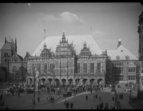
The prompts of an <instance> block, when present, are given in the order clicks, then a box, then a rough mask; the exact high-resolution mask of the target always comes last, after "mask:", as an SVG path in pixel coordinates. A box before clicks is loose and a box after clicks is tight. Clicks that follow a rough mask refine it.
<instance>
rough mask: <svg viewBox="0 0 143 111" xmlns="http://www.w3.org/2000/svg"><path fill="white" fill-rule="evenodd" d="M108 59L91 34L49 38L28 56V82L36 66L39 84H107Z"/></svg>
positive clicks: (30, 81)
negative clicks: (33, 67)
mask: <svg viewBox="0 0 143 111" xmlns="http://www.w3.org/2000/svg"><path fill="white" fill-rule="evenodd" d="M106 59H107V53H106V51H104V52H102V51H101V50H100V48H99V47H98V45H97V44H96V42H95V41H94V39H93V37H92V36H91V35H82V36H81V35H78V36H65V34H64V32H63V35H62V37H61V36H53V37H46V38H45V39H44V40H43V41H42V42H41V43H40V45H39V46H38V47H37V49H36V50H35V51H34V53H33V54H32V56H31V58H29V61H28V64H27V67H28V76H27V83H28V84H30V83H33V73H32V72H33V70H32V65H33V66H35V67H36V71H35V73H36V77H38V79H39V82H40V84H55V85H58V84H61V85H68V84H69V85H71V84H80V85H86V84H97V83H101V84H104V83H105V73H106Z"/></svg>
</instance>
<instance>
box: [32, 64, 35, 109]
mask: <svg viewBox="0 0 143 111" xmlns="http://www.w3.org/2000/svg"><path fill="white" fill-rule="evenodd" d="M32 69H33V76H34V95H33V108H34V105H35V66H34V64H33V65H32Z"/></svg>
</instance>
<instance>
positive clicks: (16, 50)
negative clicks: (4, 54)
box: [15, 38, 17, 53]
mask: <svg viewBox="0 0 143 111" xmlns="http://www.w3.org/2000/svg"><path fill="white" fill-rule="evenodd" d="M15 52H16V53H17V39H16V38H15Z"/></svg>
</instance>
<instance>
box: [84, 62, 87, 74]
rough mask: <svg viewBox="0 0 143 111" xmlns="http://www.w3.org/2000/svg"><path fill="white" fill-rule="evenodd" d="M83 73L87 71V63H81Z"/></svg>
mask: <svg viewBox="0 0 143 111" xmlns="http://www.w3.org/2000/svg"><path fill="white" fill-rule="evenodd" d="M83 73H87V63H83Z"/></svg>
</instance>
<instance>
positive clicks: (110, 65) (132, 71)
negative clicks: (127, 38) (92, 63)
mask: <svg viewBox="0 0 143 111" xmlns="http://www.w3.org/2000/svg"><path fill="white" fill-rule="evenodd" d="M107 55H108V60H107V65H106V66H107V67H106V68H107V69H106V81H107V83H112V82H126V83H129V82H134V83H136V79H137V74H138V70H137V68H138V65H139V60H138V58H137V57H136V56H135V55H133V54H132V53H131V52H130V51H129V50H128V49H126V48H125V47H124V46H123V44H122V41H121V39H119V41H118V44H117V48H116V49H115V50H107ZM111 80H112V81H111Z"/></svg>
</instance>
